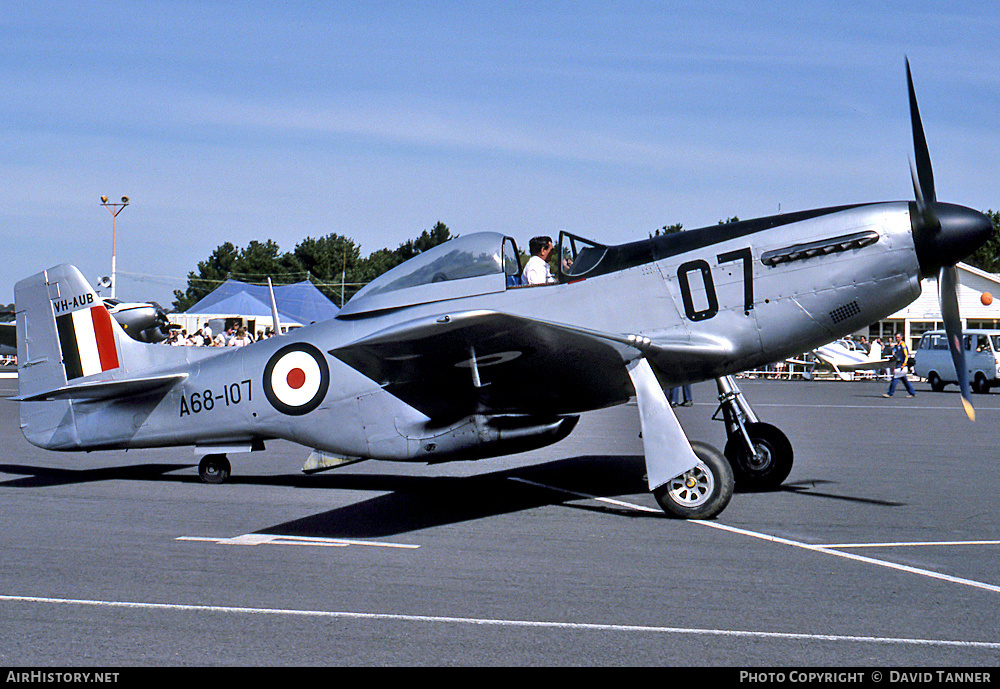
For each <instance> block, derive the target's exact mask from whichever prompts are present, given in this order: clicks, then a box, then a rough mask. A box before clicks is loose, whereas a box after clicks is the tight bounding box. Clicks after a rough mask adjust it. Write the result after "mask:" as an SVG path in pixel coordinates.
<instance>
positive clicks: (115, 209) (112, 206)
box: [101, 196, 128, 299]
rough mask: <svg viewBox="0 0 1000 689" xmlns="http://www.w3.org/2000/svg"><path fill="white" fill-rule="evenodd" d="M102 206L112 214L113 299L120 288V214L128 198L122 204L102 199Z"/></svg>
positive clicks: (105, 198)
mask: <svg viewBox="0 0 1000 689" xmlns="http://www.w3.org/2000/svg"><path fill="white" fill-rule="evenodd" d="M101 205H102V206H104V207H105V208H107V209H108V213H111V298H112V299H114V298H115V288H117V287H118V266H117V265H116V264H117V257H116V255H115V254H116V248H117V244H118V214H119V213H121V212H122V211H123V210H125V206H127V205H128V197H127V196H123V197H122V202H121V203H108V197H107V196H102V197H101Z"/></svg>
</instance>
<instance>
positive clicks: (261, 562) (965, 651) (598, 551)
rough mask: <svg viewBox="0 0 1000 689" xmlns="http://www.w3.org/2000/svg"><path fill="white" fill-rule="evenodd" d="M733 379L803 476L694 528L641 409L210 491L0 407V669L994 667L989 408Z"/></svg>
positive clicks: (8, 389)
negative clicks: (659, 475) (489, 446)
mask: <svg viewBox="0 0 1000 689" xmlns="http://www.w3.org/2000/svg"><path fill="white" fill-rule="evenodd" d="M740 383H741V384H742V386H743V390H744V392H745V393H746V395H747V397H748V399H749V401H750V402H751V404H752V405H753V406H754V409H755V410H756V412H757V413H758V415H759V416H760V417H761V418H762V420H763V421H767V422H769V423H773V424H775V425H777V426H779V427H780V428H782V429H783V430H784V431H785V433H786V434H787V435H788V436H789V438H790V439H791V441H792V443H793V445H794V448H795V466H794V468H793V470H792V473H791V475H790V476H789V478H788V481H787V482H786V484H785V485H784V486H783V487H782V488H781V489H780V490H776V491H772V492H766V493H740V492H738V493H737V494H736V495H735V496H734V498H733V500H732V502H731V503H730V505H729V507H728V508H727V509H726V511H725V512H723V513H722V514H721V515H720V516H719V517H718V518H717V519H715V520H712V521H704V522H689V521H678V520H673V519H669V518H667V517H666V516H665V515H663V514H662V513H661V512H660V510H659V509H658V508H657V507H656V504H655V502H654V501H653V499H652V496H651V495H649V494H648V493H646V492H645V490H644V485H643V481H642V476H643V473H644V465H643V460H642V446H641V440H640V439H639V437H638V418H637V409H636V407H635V406H632V405H626V406H621V407H616V408H613V409H608V410H603V411H599V412H593V413H590V414H587V415H585V416H584V418H583V419H582V420H581V422H580V424H579V425H578V427H577V429H576V430H575V431H574V433H573V434H572V435H571V436H570V437H569V438H567V439H566V440H564V441H562V442H561V443H558V444H556V445H554V446H551V447H549V448H545V449H543V450H538V451H535V452H531V453H526V454H522V455H517V456H513V457H504V458H497V459H489V460H481V461H479V462H460V463H453V464H446V465H439V466H425V465H411V464H395V463H385V462H362V463H359V464H355V465H351V466H348V467H343V468H341V469H338V470H334V471H331V472H326V473H322V474H316V475H311V476H307V475H303V474H302V473H301V472H300V471H299V470H300V468H301V466H302V463H303V462H304V461H305V459H306V457H307V455H308V453H309V451H308V449H306V448H302V447H299V446H295V445H292V444H290V443H285V442H272V443H269V444H268V450H267V451H266V452H264V453H257V454H254V455H234V456H232V457H231V459H232V463H233V477H232V479H231V480H230V482H229V483H227V484H223V485H207V484H203V483H201V482H200V481H199V479H198V476H197V468H196V465H197V459H198V458H197V457H195V456H194V455H193V454H192V453H191V451H190V450H188V449H184V448H180V449H178V448H174V449H166V450H143V451H132V452H128V453H125V452H95V453H91V454H61V453H51V452H46V451H43V450H39V449H37V448H34V447H32V446H31V445H29V444H28V443H27V441H25V440H24V438H23V437H22V435H21V433H20V431H19V429H18V418H17V407H16V403H14V402H10V401H7V400H6V399H3V400H0V437H2V438H3V439H4V442H3V445H2V449H0V505H2V508H0V509H2V513H0V514H2V520H0V621H2V624H0V665H3V666H8V667H10V666H16V667H26V666H55V667H67V666H74V667H102V668H108V667H128V666H257V665H259V666H302V665H330V666H345V665H346V666H353V665H357V666H384V665H397V666H398V665H405V666H416V665H428V666H453V665H457V666H581V665H596V666H646V665H659V666H672V667H688V668H690V667H703V668H705V667H719V666H732V667H745V668H759V667H781V668H803V667H817V666H836V667H865V668H878V669H880V670H885V671H889V670H891V669H892V668H902V667H914V666H924V667H927V666H934V667H956V666H957V667H966V668H967V667H996V666H997V664H998V660H1000V621H998V619H1000V616H998V614H997V613H998V611H1000V557H998V555H1000V506H998V504H997V500H996V495H997V492H998V481H997V478H996V470H995V464H996V457H997V451H996V447H997V438H998V435H997V434H998V422H1000V394H996V393H994V394H991V395H986V396H977V397H976V399H975V402H976V404H977V414H978V416H977V420H976V422H975V423H972V422H969V421H968V420H966V418H965V416H964V414H963V413H962V411H961V409H960V405H959V400H958V395H957V393H955V392H953V391H952V392H945V393H931V392H930V390H929V388H928V386H927V385H926V384H920V383H917V384H916V387H917V391H918V395H917V396H916V397H915V398H913V399H907V398H906V397H905V396H903V395H900V394H897V396H896V397H895V398H893V399H888V400H887V399H883V398H882V397H881V394H882V392H883V391H884V387H885V384H884V383H881V382H856V383H843V382H802V381H791V382H790V381H761V380H752V381H747V380H741V381H740ZM15 390H16V381H11V380H2V381H0V395H2V396H3V397H4V398H6V397H7V396H10V395H12V394H15ZM695 402H696V403H695V405H694V406H693V407H690V408H679V409H678V410H677V414H678V418H679V419H680V420H681V423H682V424H683V425H684V427H685V429H686V430H687V431H688V433H689V434H690V436H691V437H692V439H700V440H706V441H708V442H711V443H713V444H715V445H717V446H720V447H721V446H722V445H723V444H724V442H725V430H724V428H723V425H722V423H720V422H717V421H712V420H711V416H712V414H713V412H714V411H715V409H716V402H715V387H714V384H702V385H697V386H695Z"/></svg>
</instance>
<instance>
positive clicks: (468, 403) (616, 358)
mask: <svg viewBox="0 0 1000 689" xmlns="http://www.w3.org/2000/svg"><path fill="white" fill-rule="evenodd" d="M713 350H714V351H713ZM727 353H728V352H726V351H724V348H722V347H720V346H715V345H711V344H710V345H695V344H692V343H691V342H690V341H688V342H678V343H664V342H661V341H651V340H650V339H649V338H644V337H641V336H636V335H612V334H609V333H602V332H598V331H592V330H586V329H583V328H577V327H573V326H567V325H562V324H557V323H551V322H547V321H540V320H536V319H531V318H524V317H520V316H512V315H509V314H504V313H498V312H495V311H466V312H459V313H453V314H447V315H439V316H432V317H427V318H421V319H416V320H412V321H408V322H405V323H400V324H398V325H395V326H391V327H389V328H386V329H384V330H381V331H379V332H376V333H374V334H372V335H370V336H368V337H365V338H362V339H361V340H358V341H356V342H353V343H351V344H349V345H346V346H344V347H339V348H337V349H333V350H330V354H332V355H333V356H335V357H336V358H338V359H340V360H341V361H343V362H344V363H346V364H347V365H349V366H351V367H352V368H354V369H356V370H358V371H360V372H361V373H363V374H364V375H366V376H367V377H369V378H371V379H372V380H374V381H375V382H376V383H378V384H379V385H381V386H382V387H383V388H384V389H385V390H386V391H387V392H389V393H391V394H392V395H394V396H396V397H398V398H399V399H401V400H403V401H404V402H406V403H407V404H409V405H410V406H412V407H414V408H415V409H418V410H419V411H421V412H422V413H424V414H426V415H427V416H428V417H430V418H434V419H443V418H459V417H462V416H465V415H468V414H471V413H483V412H486V413H521V414H540V415H558V414H572V413H576V412H580V411H586V410H588V409H597V408H601V407H607V406H612V405H615V404H621V403H623V402H626V401H628V399H629V398H630V397H632V396H633V395H634V394H635V390H634V387H633V385H632V381H631V379H630V377H629V373H628V370H627V369H626V364H627V363H628V362H631V361H633V360H635V359H638V358H640V357H642V356H646V357H647V358H650V359H651V360H652V361H653V362H654V365H655V363H656V361H657V359H661V358H663V357H667V358H671V359H674V358H679V359H681V360H683V359H686V358H687V357H695V356H697V357H704V356H706V355H709V356H711V355H712V354H714V355H715V356H716V357H724V356H725V355H726V354H727Z"/></svg>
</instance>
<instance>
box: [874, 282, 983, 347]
mask: <svg viewBox="0 0 1000 689" xmlns="http://www.w3.org/2000/svg"><path fill="white" fill-rule="evenodd" d="M984 293H989V294H990V295H991V296H992V297H994V299H993V302H992V303H991V304H988V305H987V304H984V303H983V301H984V300H983V298H982V297H983V294H984ZM958 308H959V311H961V313H962V328H963V329H965V328H991V329H1000V275H995V274H993V273H987V272H985V271H983V270H979V268H974V267H972V266H970V265H967V264H965V263H959V264H958ZM943 327H944V322H943V321H942V320H941V305H940V303H939V302H938V288H937V278H928V279H926V280H924V281H923V282H922V283H921V293H920V296H919V297H918V298H917V299H916V301H914V302H913V303H912V304H910V305H909V306H907V307H906V308H905V309H903V310H901V311H897V312H896V313H894V314H892V315H891V316H889V317H888V318H886V319H884V320H881V321H879V322H878V323H873V324H872V325H871V326H869V328H868V331H867V332H866V331H863V330H862V331H860V332H858V333H856V334H857V335H866V336H867V337H868V339H869V340H874V339H875V338H876V337H881V338H882V341H883V342H885V341H886V340H887V338H888V339H891V338H894V337H895V334H896V333H903V337H904V338H905V341H906V342H907V343H908V344H909V346H910V351H913V349H914V348H915V347H916V346H917V343H918V342H919V341H920V336H921V335H923V334H924V332H926V331H928V330H935V329H939V328H943Z"/></svg>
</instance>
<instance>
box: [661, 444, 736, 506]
mask: <svg viewBox="0 0 1000 689" xmlns="http://www.w3.org/2000/svg"><path fill="white" fill-rule="evenodd" d="M691 448H692V449H693V450H694V454H695V456H697V457H698V459H699V462H698V464H697V466H695V467H694V468H693V469H691V470H690V471H688V472H686V473H684V474H681V475H680V476H678V477H676V478H674V479H671V480H670V481H667V482H666V483H665V484H663V485H662V486H660V487H659V488H656V489H654V490H653V496H654V497H655V498H656V502H657V503H659V505H660V507H661V508H662V509H663V511H664V512H666V513H667V514H668V515H670V516H671V517H677V518H679V519H711V518H712V517H714V516H716V515H717V514H719V513H720V512H722V510H724V509H726V505H728V504H729V500H730V499H731V498H732V497H733V470H732V468H731V467H730V466H729V462H727V461H726V458H725V457H724V456H723V455H722V453H721V452H719V451H718V450H716V449H715V448H714V447H712V446H711V445H708V444H706V443H702V442H698V441H694V442H692V443H691Z"/></svg>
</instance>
